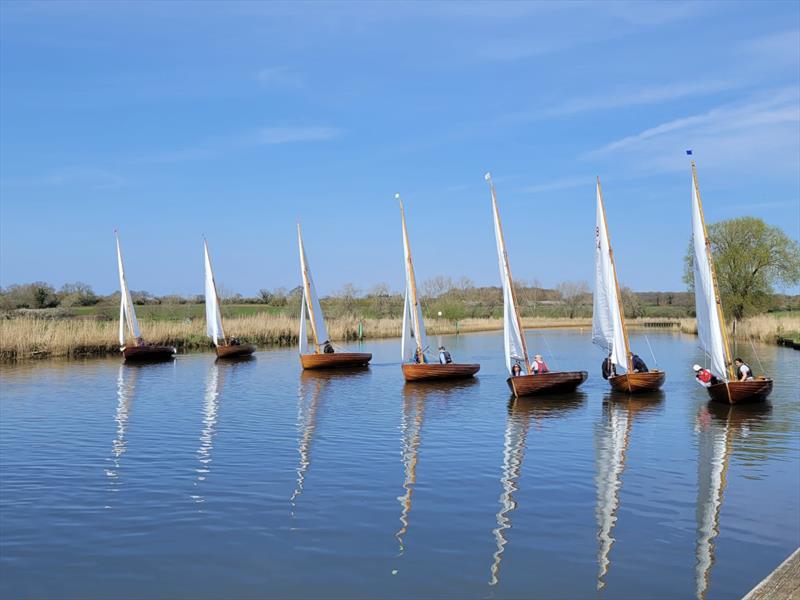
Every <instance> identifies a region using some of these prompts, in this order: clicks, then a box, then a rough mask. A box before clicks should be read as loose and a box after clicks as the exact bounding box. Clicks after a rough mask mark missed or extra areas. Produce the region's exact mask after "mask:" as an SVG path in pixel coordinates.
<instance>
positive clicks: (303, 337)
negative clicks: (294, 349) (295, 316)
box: [297, 299, 308, 354]
mask: <svg viewBox="0 0 800 600" xmlns="http://www.w3.org/2000/svg"><path fill="white" fill-rule="evenodd" d="M297 339H298V342H299V343H300V354H308V331H307V330H306V302H305V299H303V301H302V302H300V333H299V334H298V336H297Z"/></svg>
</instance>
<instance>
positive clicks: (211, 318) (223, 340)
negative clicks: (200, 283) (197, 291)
mask: <svg viewBox="0 0 800 600" xmlns="http://www.w3.org/2000/svg"><path fill="white" fill-rule="evenodd" d="M203 253H204V257H205V270H206V286H205V295H206V334H207V335H208V337H210V338H211V341H212V342H213V343H214V350H215V351H216V353H217V358H218V359H220V358H221V359H234V358H236V359H239V358H242V357H245V356H250V355H252V354H253V353H254V352H255V351H256V347H255V345H254V344H242V343H241V342H239V340H235V339H231V338H228V337H226V336H225V329H224V328H223V327H222V312H221V311H220V307H219V294H218V293H217V283H216V280H215V279H214V270H213V269H212V268H211V256H210V254H209V253H208V242H207V241H206V240H203Z"/></svg>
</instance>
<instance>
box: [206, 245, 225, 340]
mask: <svg viewBox="0 0 800 600" xmlns="http://www.w3.org/2000/svg"><path fill="white" fill-rule="evenodd" d="M203 248H204V250H205V265H206V333H207V335H208V337H210V338H211V339H212V340H214V345H215V346H218V345H219V340H222V341H223V342H224V341H225V332H224V331H223V329H222V314H221V313H220V310H219V297H218V296H217V285H216V283H215V282H214V272H213V271H212V270H211V257H210V256H209V255H208V242H206V241H203Z"/></svg>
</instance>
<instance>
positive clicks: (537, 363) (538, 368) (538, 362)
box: [531, 354, 550, 375]
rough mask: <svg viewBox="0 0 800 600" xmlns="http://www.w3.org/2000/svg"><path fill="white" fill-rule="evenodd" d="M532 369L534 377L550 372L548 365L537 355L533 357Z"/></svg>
mask: <svg viewBox="0 0 800 600" xmlns="http://www.w3.org/2000/svg"><path fill="white" fill-rule="evenodd" d="M531 368H532V369H533V374H534V375H542V374H544V373H548V372H549V371H550V369H548V368H547V363H546V362H544V359H543V358H542V355H541V354H537V355H535V356H534V357H533V364H532V365H531Z"/></svg>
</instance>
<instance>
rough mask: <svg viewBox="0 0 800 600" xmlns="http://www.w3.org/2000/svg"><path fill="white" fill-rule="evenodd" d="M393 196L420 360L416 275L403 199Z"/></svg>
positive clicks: (420, 346)
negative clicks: (404, 256) (404, 255)
mask: <svg viewBox="0 0 800 600" xmlns="http://www.w3.org/2000/svg"><path fill="white" fill-rule="evenodd" d="M394 197H395V198H397V201H398V202H399V203H400V218H401V219H402V221H403V241H404V242H405V244H406V250H407V251H408V259H407V261H408V277H409V280H410V281H409V285H410V286H411V312H412V318H413V320H414V341H415V342H416V343H417V356H419V357H420V361H421V360H422V352H423V348H422V343H421V342H420V339H419V331H420V328H419V327H420V322H419V313H420V311H419V310H418V309H417V277H416V275H415V274H414V261H413V260H411V245H410V244H409V243H408V229H406V211H405V209H404V208H403V201H402V200H401V199H400V194H395V195H394Z"/></svg>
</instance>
